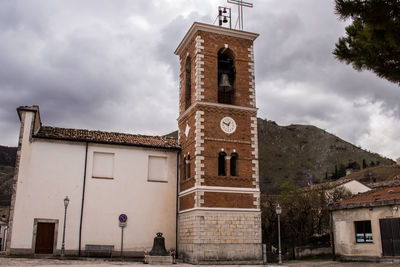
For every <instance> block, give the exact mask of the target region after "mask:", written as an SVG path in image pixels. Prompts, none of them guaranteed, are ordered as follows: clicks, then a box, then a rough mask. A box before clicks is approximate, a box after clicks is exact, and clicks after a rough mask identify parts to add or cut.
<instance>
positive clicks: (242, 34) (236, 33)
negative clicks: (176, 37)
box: [174, 22, 259, 55]
mask: <svg viewBox="0 0 400 267" xmlns="http://www.w3.org/2000/svg"><path fill="white" fill-rule="evenodd" d="M197 31H205V32H211V33H218V34H223V35H228V36H232V37H239V38H243V39H248V40H252V41H254V40H255V39H256V38H257V37H258V36H259V34H258V33H252V32H246V31H240V30H235V29H229V28H224V27H220V26H215V25H210V24H205V23H200V22H194V23H193V24H192V26H191V27H190V28H189V30H188V32H187V33H186V34H185V36H184V37H183V39H182V41H181V42H180V43H179V45H178V47H177V48H176V50H175V52H174V54H175V55H180V54H181V53H182V51H183V49H184V48H185V47H186V46H187V44H188V42H190V40H192V38H193V36H194V34H195V33H196V32H197Z"/></svg>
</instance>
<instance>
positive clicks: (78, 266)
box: [0, 256, 398, 267]
mask: <svg viewBox="0 0 400 267" xmlns="http://www.w3.org/2000/svg"><path fill="white" fill-rule="evenodd" d="M397 264H398V263H397ZM60 265H68V266H74V267H92V266H102V267H105V266H128V265H129V266H143V267H150V266H151V267H153V266H160V267H178V266H179V267H189V266H197V265H191V264H186V263H178V264H174V265H147V264H146V265H145V264H143V263H142V262H132V261H109V260H104V259H92V258H90V259H82V260H70V259H65V260H64V259H63V260H60V259H35V258H11V257H4V256H0V266H47V267H60ZM360 265H362V267H373V266H378V267H389V266H390V267H393V266H395V264H394V263H373V262H338V261H329V260H310V261H288V262H284V263H283V265H277V264H274V263H268V264H266V265H198V266H201V267H203V266H204V267H206V266H209V267H218V266H232V267H260V266H269V267H277V266H281V267H285V266H286V267H317V266H318V267H319V266H321V267H322V266H323V267H340V266H345V267H360Z"/></svg>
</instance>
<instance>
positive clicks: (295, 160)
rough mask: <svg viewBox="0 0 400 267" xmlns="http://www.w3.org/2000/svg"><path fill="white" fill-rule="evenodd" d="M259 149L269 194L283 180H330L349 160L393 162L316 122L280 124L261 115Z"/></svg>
mask: <svg viewBox="0 0 400 267" xmlns="http://www.w3.org/2000/svg"><path fill="white" fill-rule="evenodd" d="M258 153H259V161H260V163H259V165H260V167H259V168H260V186H261V192H263V193H270V194H274V193H277V192H278V191H279V186H280V185H281V184H282V183H284V182H290V183H292V184H295V185H298V186H305V185H307V184H308V183H320V182H325V181H328V180H329V177H331V176H332V174H334V173H335V171H336V172H337V171H338V169H342V170H344V168H345V167H347V166H349V164H351V165H352V166H359V167H362V166H363V162H364V165H367V164H368V165H393V164H394V161H393V160H391V159H388V158H384V157H382V156H380V155H378V154H376V153H370V152H368V151H366V150H363V149H361V148H359V147H356V146H354V145H352V144H350V143H348V142H346V141H344V140H342V139H340V138H338V137H337V136H335V135H333V134H330V133H328V132H326V131H324V130H322V129H319V128H317V127H315V126H311V125H289V126H279V125H277V124H276V123H275V122H273V121H267V120H263V119H258ZM368 169H369V168H368ZM368 169H366V170H368ZM382 177H384V175H383V176H382ZM327 178H328V179H327ZM382 179H386V178H382Z"/></svg>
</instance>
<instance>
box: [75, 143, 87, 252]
mask: <svg viewBox="0 0 400 267" xmlns="http://www.w3.org/2000/svg"><path fill="white" fill-rule="evenodd" d="M88 146H89V143H88V142H86V150H85V167H84V170H83V186H82V203H81V218H80V220H79V249H78V256H79V257H80V256H81V243H82V220H83V205H84V203H85V188H86V167H87V155H88Z"/></svg>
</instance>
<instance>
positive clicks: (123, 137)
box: [33, 126, 180, 149]
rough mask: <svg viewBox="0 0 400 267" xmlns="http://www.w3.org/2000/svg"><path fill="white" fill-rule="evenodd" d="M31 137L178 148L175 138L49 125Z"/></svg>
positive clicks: (42, 127)
mask: <svg viewBox="0 0 400 267" xmlns="http://www.w3.org/2000/svg"><path fill="white" fill-rule="evenodd" d="M33 137H36V138H45V139H56V140H65V141H76V142H93V143H102V144H117V145H129V146H143V147H154V148H166V149H180V146H179V144H178V140H177V139H176V138H169V137H162V136H148V135H135V134H127V133H116V132H103V131H93V130H84V129H69V128H59V127H51V126H41V127H40V129H39V131H38V132H37V133H36V134H34V135H33Z"/></svg>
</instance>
